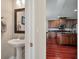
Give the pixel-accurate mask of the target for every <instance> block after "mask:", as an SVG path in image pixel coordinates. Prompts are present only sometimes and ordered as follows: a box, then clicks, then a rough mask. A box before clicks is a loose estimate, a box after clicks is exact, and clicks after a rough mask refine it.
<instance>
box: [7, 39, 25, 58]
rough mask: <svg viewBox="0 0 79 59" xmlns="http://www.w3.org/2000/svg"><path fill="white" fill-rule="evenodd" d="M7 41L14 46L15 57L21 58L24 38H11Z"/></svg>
mask: <svg viewBox="0 0 79 59" xmlns="http://www.w3.org/2000/svg"><path fill="white" fill-rule="evenodd" d="M8 43H9V44H10V45H12V46H13V47H14V48H16V59H22V47H24V46H25V40H20V39H12V40H9V41H8Z"/></svg>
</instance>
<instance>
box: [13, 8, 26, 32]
mask: <svg viewBox="0 0 79 59" xmlns="http://www.w3.org/2000/svg"><path fill="white" fill-rule="evenodd" d="M14 16H15V18H14V19H15V22H14V23H15V29H14V30H15V33H24V32H25V8H21V9H15V11H14Z"/></svg>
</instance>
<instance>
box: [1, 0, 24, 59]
mask: <svg viewBox="0 0 79 59" xmlns="http://www.w3.org/2000/svg"><path fill="white" fill-rule="evenodd" d="M14 2H15V0H1V16H2V17H4V18H3V19H1V20H2V21H5V22H6V25H7V27H6V32H4V33H1V35H2V36H1V59H9V57H10V56H13V55H14V54H15V49H14V48H13V47H12V46H11V45H9V44H8V40H11V39H12V38H24V34H15V33H14V17H13V15H14V10H13V9H14V8H15V6H16V5H15V4H14Z"/></svg>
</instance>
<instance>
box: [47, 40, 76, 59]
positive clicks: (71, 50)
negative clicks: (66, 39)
mask: <svg viewBox="0 0 79 59" xmlns="http://www.w3.org/2000/svg"><path fill="white" fill-rule="evenodd" d="M46 57H47V59H77V47H76V46H63V45H57V44H56V41H55V39H47V52H46Z"/></svg>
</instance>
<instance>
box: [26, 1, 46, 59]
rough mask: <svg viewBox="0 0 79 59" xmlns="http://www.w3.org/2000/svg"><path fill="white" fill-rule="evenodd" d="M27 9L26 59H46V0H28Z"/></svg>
mask: <svg viewBox="0 0 79 59" xmlns="http://www.w3.org/2000/svg"><path fill="white" fill-rule="evenodd" d="M27 1H28V2H27ZM27 7H28V8H27ZM25 9H26V22H25V23H26V25H25V26H26V28H25V40H26V43H25V59H46V0H26V8H25ZM27 12H28V13H27ZM30 42H32V43H33V47H32V50H31V49H30Z"/></svg>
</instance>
